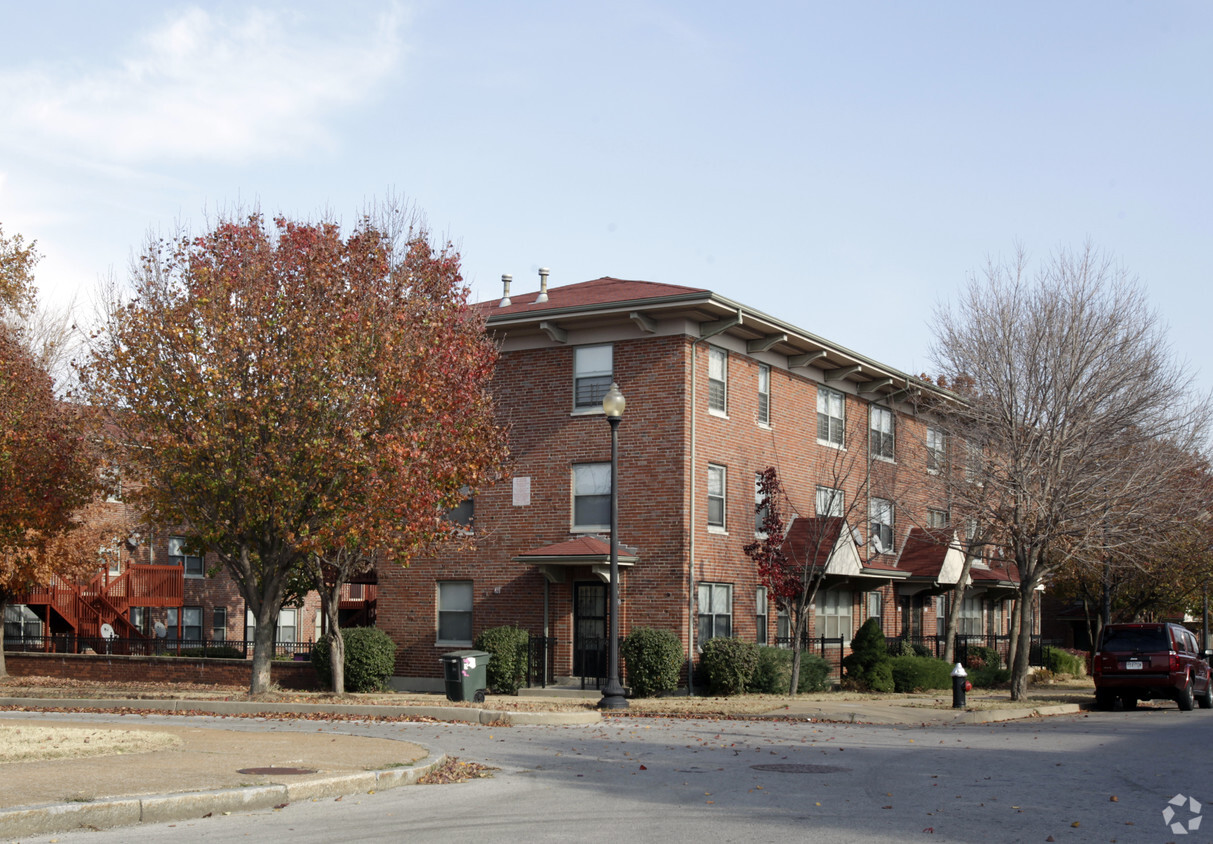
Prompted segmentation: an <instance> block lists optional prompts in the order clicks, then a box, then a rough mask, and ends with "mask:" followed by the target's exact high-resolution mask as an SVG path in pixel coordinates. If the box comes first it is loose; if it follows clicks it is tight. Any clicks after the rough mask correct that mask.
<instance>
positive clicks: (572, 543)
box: [518, 536, 611, 557]
mask: <svg viewBox="0 0 1213 844" xmlns="http://www.w3.org/2000/svg"><path fill="white" fill-rule="evenodd" d="M610 555H611V543H610V542H608V541H606V540H605V539H603V538H602V537H600V536H579V537H577V538H576V539H570V540H568V541H567V542H557V543H555V544H554V545H544V546H543V547H541V548H536V549H534V550H532V551H525V552H523V553H522V554H519V555H518V556H520V557H609V556H610Z"/></svg>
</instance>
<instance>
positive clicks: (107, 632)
mask: <svg viewBox="0 0 1213 844" xmlns="http://www.w3.org/2000/svg"><path fill="white" fill-rule="evenodd" d="M101 638H102V639H107V640H108V639H117V638H118V634H117V633H115V632H114V628H113V626H112V625H111V624H110V623H109V622H108V621H107V622H106V623H105V624H102V625H101Z"/></svg>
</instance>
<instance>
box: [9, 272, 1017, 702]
mask: <svg viewBox="0 0 1213 844" xmlns="http://www.w3.org/2000/svg"><path fill="white" fill-rule="evenodd" d="M543 279H544V282H546V276H543ZM479 307H481V308H482V309H483V310H484V313H485V316H486V318H487V324H488V330H489V331H490V332H491V334H492V335H493V336H494V338H495V339H496V340H497V342H498V343H499V345H500V349H501V357H500V360H499V362H498V366H497V371H496V374H495V377H494V382H493V390H494V393H495V396H496V400H497V404H498V412H499V415H500V421H501V423H502V424H504V425H506V426H508V427H509V431H510V451H511V466H510V477H509V478H508V479H507V480H506V481H503V482H501V483H499V484H496V485H494V486H492V487H491V488H488V489H485V490H482V491H481V492H480V494H479V495H478V496H477V498H476V499H475V501H469V502H467V503H466V504H465V507H464V508H461V509H462V510H463V512H462V513H461V514H460V515H459V518H461V519H463V520H465V521H466V523H467V524H468V526H469V530H468V536H467V541H465V542H462V543H459V544H455V545H452V546H450V547H449V548H447V549H444V550H443V551H441V552H439V553H436V554H433V555H430V556H426V557H422V558H417V559H414V560H413V561H412V563H411V564H410V566H409V567H407V568H401V567H397V566H380V567H379V570H378V573H377V583H375V582H368V583H356V584H351V585H350V586H348V587H347V594H346V595H345V596H343V597H344V599H343V601H342V615H343V626H345V625H346V623H347V622H348V623H349V624H351V625H354V624H366V623H370V624H376V625H377V626H379V627H380V628H382V629H384V630H385V631H386V632H387V633H388V634H389V635H390V636H391V637H392V638H393V639H394V640H395V641H396V643H397V644H398V646H399V652H398V655H397V665H396V674H397V676H396V678H395V681H394V683H395V685H396V686H397V687H400V688H412V689H439V688H441V685H442V683H441V670H440V669H441V666H440V659H439V657H440V655H441V654H443V653H445V652H447V651H450V650H453V649H458V648H462V647H468V646H470V645H471V644H472V640H473V638H474V637H475V635H476V634H477V633H479V632H480V631H482V630H485V629H487V628H491V627H496V626H500V625H505V624H511V625H517V626H519V627H522V628H524V629H526V630H527V631H529V632H530V633H531V634H532V635H534V636H544V637H548V638H550V639H554V640H555V642H556V645H555V649H554V651H553V652H552V655H553V668H554V670H553V672H552V673H553V674H554V675H555V676H558V677H559V676H576V675H578V674H581V673H587V674H593V672H594V669H595V667H596V663H595V660H598V661H601V659H602V656H601V654H600V651H599V647H600V643H601V640H602V639H603V637H605V636H606V631H607V630H608V629H609V628H608V620H607V582H608V580H609V565H608V562H609V502H610V473H609V461H610V434H609V426H608V425H607V424H606V421H605V416H604V413H603V410H602V404H601V401H602V396H603V394H604V393H605V392H606V390H607V389H608V388H609V386H610V384H611V383H612V382H614V383H617V384H618V386H619V388H620V389H621V390H622V392H623V393H624V395H625V396H626V399H627V407H626V412H625V413H624V416H623V420H622V423H621V424H620V427H619V505H618V506H619V541H620V543H621V550H620V560H619V562H620V568H621V576H620V584H619V586H620V607H619V612H620V632H621V635H626V634H627V632H628V631H629V630H630V629H632V628H634V627H637V626H646V627H656V628H661V629H666V630H671V631H674V632H676V633H677V634H678V635H679V637H680V639H681V640H682V642H683V644H684V647H686V649H687V652H688V655H691V654H694V653H695V652H696V650H697V647H698V646H699V645H700V644H702V642H703V641H704V640H705V639H706V638H710V637H712V636H718V635H733V636H739V637H742V638H744V639H748V640H750V641H755V642H759V643H769V644H775V643H776V642H777V641H778V640H779V639H780V638H782V637H786V636H787V633H788V631H787V619H786V618H782V617H781V616H780V614H779V613H778V612H777V610H776V607H775V605H774V603H773V601H771V600H770V599H769V596H768V594H767V590H766V589H765V588H764V587H763V585H762V584H761V583H760V581H759V578H758V575H757V571H756V566H755V564H754V563H753V562H752V561H751V560H750V559H749V558H748V557H747V556H746V554H745V553H744V552H743V550H742V549H743V548H744V546H745V545H747V544H749V543H750V542H753V541H754V539H755V537H756V535H757V534H756V530H757V527H758V522H757V519H756V513H755V503H756V478H757V474H758V473H759V472H761V471H763V470H764V469H766V468H767V467H768V466H774V467H775V468H776V469H777V470H778V472H779V475H780V478H781V481H782V483H783V486H784V489H785V492H786V493H787V495H788V498H789V500H790V503H791V504H792V506H793V507H794V509H795V511H796V514H797V523H793V525H792V527H791V529H790V530H789V540H790V541H792V540H793V539H794V537H795V535H796V532H797V530H803V529H804V527H805V525H806V524H807V522H808V520H811V519H816V518H819V517H820V518H822V519H832V520H834V523H835V530H834V533H833V534H832V535H831V539H830V542H829V547H828V552H829V553H828V555H827V556H828V566H827V567H826V575H825V578H824V581H823V585H822V587H821V591H820V592H819V594H818V596H817V600H816V602H815V607H814V613H813V615H812V618H811V621H810V624H811V630H810V633H811V635H812V636H814V637H818V636H828V637H840V638H842V639H843V640H849V639H850V637H851V635H852V634H853V633H854V632H855V630H857V629H858V627H859V626H860V625H861V624H862V623H863V622H864V621H866V620H867V619H868V618H869V617H871V616H878V617H879V618H880V619H881V623H882V626H883V628H884V630H885V633H886V635H887V636H907V637H911V638H914V637H933V636H935V635H936V634H937V633H938V632H942V628H943V620H942V617H941V616H942V613H943V611H944V607H945V604H946V593H947V592H949V591H950V590H951V588H952V586H954V584H955V583H956V580H957V577H958V576H959V571H960V562H961V552H960V550H959V548H958V546H957V544H956V540H955V537H956V535H957V534H956V532H955V531H954V529H953V527H952V525H951V515H950V511H949V503H948V501H947V491H946V487H945V484H944V483H943V475H942V473H943V472H945V471H947V470H948V467H949V466H950V465H952V461H951V458H950V456H949V455H950V453H951V452H953V451H955V450H956V448H957V444H953V443H948V442H946V441H945V440H944V438H943V437H942V434H941V433H940V432H938V431H936V430H935V429H933V428H932V427H931V423H930V419H929V418H926V417H925V416H923V415H922V414H920V413H917V412H916V409H915V402H916V399H918V398H919V397H920V396H921V395H922V394H923V393H926V392H930V391H933V390H936V388H935V387H934V386H933V385H931V384H930V383H928V382H925V381H923V380H921V379H919V378H916V377H914V376H911V375H908V374H906V373H903V372H899V371H897V370H896V369H893V368H890V367H888V366H885V365H883V364H880V363H877V362H875V361H872V360H870V359H869V358H866V357H864V356H862V355H860V354H858V353H856V352H853V351H850V350H847V349H845V348H842V347H840V346H838V345H836V344H833V343H830V342H829V341H827V340H825V339H823V338H821V337H818V336H816V335H813V334H811V333H809V332H807V331H805V330H803V329H800V328H797V327H795V326H792V325H789V324H787V323H784V322H782V321H780V320H779V319H777V318H775V317H772V316H768V315H766V314H763V313H760V312H758V311H755V310H753V309H751V308H748V307H746V306H744V305H741V304H738V303H736V302H732V301H730V300H728V299H725V298H723V297H721V296H718V295H716V294H714V293H712V292H711V291H709V290H703V289H697V288H689V287H679V286H673V285H666V284H656V283H650V282H642V281H623V280H619V279H613V278H601V279H597V280H595V281H588V282H584V283H580V284H571V285H567V286H562V287H555V288H552V289H550V290H548V289H546V283H544V284H543V286H542V289H541V290H540V291H532V292H528V293H525V294H523V295H519V296H515V297H513V299H512V300H511V299H510V298H509V297H508V296H507V297H505V298H503V299H502V300H494V301H491V302H486V303H482V304H481V305H480V306H479ZM113 506H122V505H121V504H120V503H118V502H114V503H113ZM960 534H961V535H963V530H961V531H960ZM120 556H121V559H115V560H114V561H111V565H110V568H109V570H108V571H107V572H103V573H102V575H101V580H102V581H103V583H102V585H103V586H104V583H105V582H109V580H108V579H111V578H119V577H121V576H122V575H123V574H124V573H125V572H128V571H130V572H132V573H133V572H135V570H136V569H138V568H139V567H140V566H145V567H146V566H151V567H156V566H166V565H167V566H172V567H175V570H176V571H178V572H179V574H180V581H181V582H180V585H179V586H178V587H176V592H175V593H174V597H173V598H172V599H171V600H161V601H158V602H157V603H158V605H157V606H140V605H139V599H138V596H137V595H133V594H132V595H131V596H130V597H129V600H127V604H129V606H122V607H120V609H121V611H122V616H123V619H124V623H123V624H122V625H120V626H121V627H122V628H123V629H122V630H119V635H125V634H126V633H128V632H130V631H132V630H134V631H138V632H141V633H142V634H143V635H147V636H151V635H154V634H153V629H154V625H155V622H157V621H159V622H162V623H163V624H164V625H165V626H166V627H167V628H168V630H169V631H170V637H172V638H179V639H181V640H184V641H197V640H207V641H209V642H217V641H223V640H226V641H229V642H230V641H233V640H245V639H251V638H252V631H251V629H250V628H249V626H248V625H249V620H248V618H247V614H246V611H245V608H244V602H243V599H241V598H240V597H239V595H238V593H237V591H236V589H235V586H234V584H233V583H232V582H231V580H230V579H229V578H228V577H226V576H225V575H224V574H222V573H219V575H218V576H216V577H208V576H207V572H208V571H209V570H210V569H212V568H213V567H214V562H213V560H212V559H210V558H207V559H203V558H200V557H197V556H193V555H191V554H189V553H188V552H187V549H186V548H185V546H184V545H183V543H182V540H181V538H180V537H177V536H175V535H174V534H173V532H172V531H171V530H163V531H154V532H150V533H147V534H145V535H142V536H140V537H137V541H133V542H131V543H128V546H127V547H126V548H125V549H122V553H121V555H120ZM822 562H823V564H824V563H825V562H826V561H825V560H824V559H823V560H822ZM372 579H373V578H372ZM971 580H972V588H971V589H970V590H969V594H968V597H967V598H966V599H965V602H964V604H963V605H962V612H961V627H960V631H961V632H962V633H968V634H987V635H990V634H1004V633H1005V632H1006V631H1007V628H1008V619H1009V612H1008V609H1009V605H1008V604H1007V602H1008V601H1009V600H1011V599H1012V598H1013V597H1014V594H1015V587H1016V585H1017V584H1016V578H1015V575H1014V573H1013V571H1007V570H1003V569H1000V568H999V567H998V566H996V565H995V566H987V565H984V564H981V565H978V566H976V567H975V568H974V570H973V572H972V575H971ZM124 588H125V587H124ZM34 597H37V600H38V601H39V602H40V603H31V604H28V605H16V606H14V605H10V606H9V608H8V610H7V612H6V633H7V636H8V640H9V642H10V643H11V642H12V641H13V640H14V637H18V638H19V637H21V636H28V635H30V634H31V633H37V634H39V635H40V634H41V633H42V632H43V631H44V630H45V632H47V633H48V634H49V633H54V632H61V631H64V630H66V629H68V628H70V627H71V626H72V625H71V624H67V623H66V622H65V620H64V619H63V617H62V613H61V612H60V611H58V610H56V611H54V612H52V609H55V604H54V600H53V599H52V598H51V597H48V596H46V595H43V596H41V597H38V596H34ZM170 604H171V605H170ZM319 616H320V614H319V612H318V601H317V600H316V596H315V595H314V594H313V595H311V596H309V599H308V600H306V601H305V602H304V603H303V604H302V605H301V606H299V607H287V608H285V609H284V610H283V612H282V615H281V616H280V618H279V625H278V637H277V638H278V640H279V641H287V642H291V641H294V642H310V641H314V639H315V638H316V637H317V636H318V635H319V633H320V632H321V621H320V617H319ZM126 622H129V625H128V624H127V623H126ZM44 624H46V627H45V628H44V627H43V625H44ZM115 625H116V626H119V625H117V623H115ZM76 626H77V627H79V624H77V625H76ZM94 626H95V625H94ZM72 632H77V633H82V632H83V631H81V630H79V629H77V630H74V631H72ZM92 635H97V634H96V633H93V634H92ZM838 655H839V654H837V653H835V654H834V655H833V656H834V658H835V659H836V658H837V656H838Z"/></svg>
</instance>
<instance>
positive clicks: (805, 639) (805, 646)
mask: <svg viewBox="0 0 1213 844" xmlns="http://www.w3.org/2000/svg"><path fill="white" fill-rule="evenodd" d="M842 646H843V638H842V637H841V636H810V635H808V633H805V634H804V635H802V636H801V637H800V652H801V653H802V654H806V653H813V654H817V655H818V656H820V657H821V658H822V659H824V660H825V661H826V662H828V663H830V668H831V671H832V677H833V680H834V682H836V683H837V682H841V680H842V658H843V656H844V654H843V647H842ZM775 647H777V648H790V647H792V637H791V636H776V637H775Z"/></svg>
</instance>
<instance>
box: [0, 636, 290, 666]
mask: <svg viewBox="0 0 1213 844" xmlns="http://www.w3.org/2000/svg"><path fill="white" fill-rule="evenodd" d="M312 646H313V643H312V642H275V643H274V659H295V660H301V661H302V660H307V659H310V658H311V653H312ZM4 650H6V651H12V652H14V653H67V654H110V655H113V656H182V657H205V658H211V659H248V658H250V657H252V655H253V641H252V640H251V639H227V640H223V639H218V640H216V639H175V638H165V639H154V638H153V639H128V638H118V637H116V638H112V639H106V638H104V637H101V636H77V635H76V634H75V633H52V634H51V635H49V636H44V635H23V636H5V637H4Z"/></svg>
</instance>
